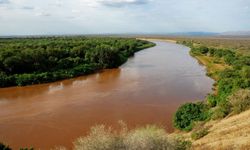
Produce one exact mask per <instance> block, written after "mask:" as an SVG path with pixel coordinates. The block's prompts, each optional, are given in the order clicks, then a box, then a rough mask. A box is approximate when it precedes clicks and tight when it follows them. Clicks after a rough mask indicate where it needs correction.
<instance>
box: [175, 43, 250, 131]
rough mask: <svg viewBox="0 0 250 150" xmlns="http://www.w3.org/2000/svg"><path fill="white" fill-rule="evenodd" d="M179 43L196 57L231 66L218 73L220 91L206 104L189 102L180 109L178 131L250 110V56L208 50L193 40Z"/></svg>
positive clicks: (176, 124)
mask: <svg viewBox="0 0 250 150" xmlns="http://www.w3.org/2000/svg"><path fill="white" fill-rule="evenodd" d="M178 43H180V44H183V45H186V46H188V47H190V48H191V51H190V53H191V55H193V56H206V57H209V58H212V59H218V60H221V62H223V63H225V65H227V66H229V67H228V68H225V69H224V70H222V71H216V72H214V74H216V76H218V79H217V81H216V88H217V90H216V91H215V93H213V94H209V95H208V96H207V98H206V101H204V102H198V103H187V104H184V105H183V106H181V107H180V108H179V109H178V111H177V112H176V114H175V117H174V126H175V127H176V128H178V129H181V130H187V131H189V130H191V129H192V128H193V126H194V124H195V122H196V121H205V120H210V119H220V118H224V117H226V116H228V115H229V114H232V113H240V112H242V111H245V110H247V109H249V108H250V56H247V55H242V54H240V53H237V51H236V50H233V49H221V48H214V47H207V46H204V45H201V44H196V43H193V42H192V41H180V42H178ZM213 63H218V62H213ZM208 75H211V76H213V74H208Z"/></svg>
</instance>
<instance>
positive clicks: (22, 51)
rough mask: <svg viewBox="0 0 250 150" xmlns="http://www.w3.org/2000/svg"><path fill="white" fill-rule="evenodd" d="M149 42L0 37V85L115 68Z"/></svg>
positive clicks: (66, 76) (112, 39) (27, 83)
mask: <svg viewBox="0 0 250 150" xmlns="http://www.w3.org/2000/svg"><path fill="white" fill-rule="evenodd" d="M152 46H154V44H153V43H151V42H148V41H142V40H137V39H129V38H108V37H42V38H10V39H0V87H8V86H16V85H18V86H23V85H30V84H38V83H46V82H52V81H56V80H61V79H65V78H71V77H76V76H80V75H85V74H89V73H93V72H95V71H98V70H100V69H106V68H115V67H118V66H119V65H121V64H123V63H124V62H126V60H127V58H128V57H130V56H132V55H133V54H134V53H135V52H137V51H139V50H142V49H145V48H148V47H152Z"/></svg>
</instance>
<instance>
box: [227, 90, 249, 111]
mask: <svg viewBox="0 0 250 150" xmlns="http://www.w3.org/2000/svg"><path fill="white" fill-rule="evenodd" d="M228 102H229V103H230V104H229V105H230V106H231V111H232V112H233V113H234V114H239V113H241V112H243V111H246V110H248V109H250V90H247V89H244V90H242V89H241V90H238V91H236V92H234V93H233V94H232V95H231V96H229V97H228Z"/></svg>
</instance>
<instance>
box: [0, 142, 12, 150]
mask: <svg viewBox="0 0 250 150" xmlns="http://www.w3.org/2000/svg"><path fill="white" fill-rule="evenodd" d="M0 150H11V148H10V147H9V146H7V145H4V144H3V143H1V142H0Z"/></svg>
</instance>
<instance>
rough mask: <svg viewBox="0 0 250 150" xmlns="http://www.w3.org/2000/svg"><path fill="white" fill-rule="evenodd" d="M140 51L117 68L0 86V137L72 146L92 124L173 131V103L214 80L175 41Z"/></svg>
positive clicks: (18, 143)
mask: <svg viewBox="0 0 250 150" xmlns="http://www.w3.org/2000/svg"><path fill="white" fill-rule="evenodd" d="M155 43H156V44H157V46H155V47H153V48H149V49H146V50H143V51H140V52H138V53H136V54H135V56H134V57H133V58H130V59H129V60H128V62H127V63H125V64H124V65H123V66H121V67H120V68H119V69H112V70H104V71H102V72H100V73H96V74H93V75H89V76H84V77H79V78H74V79H70V80H65V81H61V82H55V83H51V84H42V85H35V86H27V87H13V88H4V89H0V141H4V142H7V143H8V144H9V145H10V146H11V147H14V148H19V147H27V146H34V147H35V148H41V149H49V148H51V147H54V146H55V145H64V146H67V147H69V148H70V147H72V141H73V140H74V139H76V138H77V137H79V136H81V135H84V134H86V133H87V132H88V131H89V128H90V127H91V126H93V125H96V124H106V125H112V126H114V127H115V126H116V125H117V122H118V121H119V120H123V121H125V122H126V123H127V124H128V126H129V127H131V128H133V127H135V126H141V125H145V124H159V125H163V126H164V127H166V130H167V131H169V132H171V131H173V128H172V127H171V120H172V116H173V114H174V112H175V111H176V109H177V107H178V106H179V105H180V104H182V103H185V102H189V101H196V100H200V99H203V98H204V97H205V96H206V95H207V93H209V92H210V91H211V87H212V84H213V81H212V80H211V79H210V78H208V77H207V76H206V75H205V69H204V67H203V66H201V65H199V64H198V62H197V61H196V60H195V59H194V58H192V57H191V56H189V53H188V52H189V48H187V47H185V46H181V45H177V44H174V43H167V42H160V41H156V42H155Z"/></svg>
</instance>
